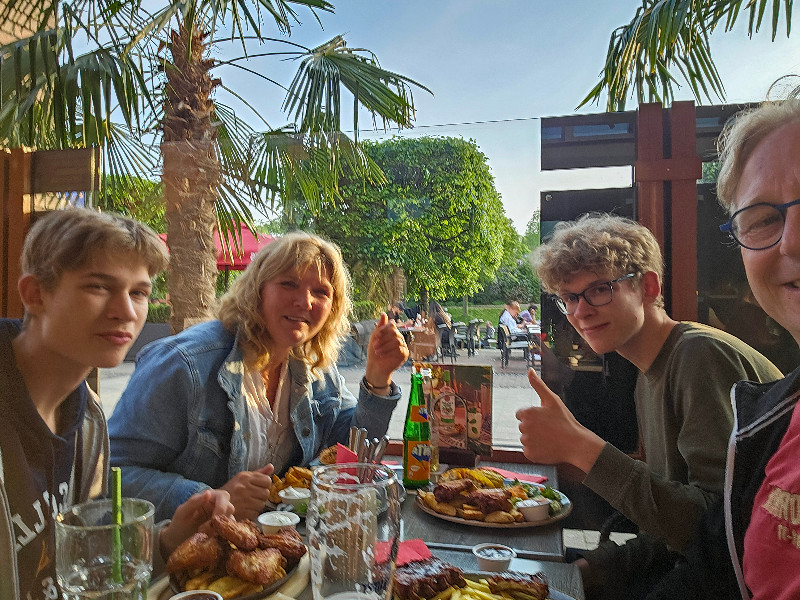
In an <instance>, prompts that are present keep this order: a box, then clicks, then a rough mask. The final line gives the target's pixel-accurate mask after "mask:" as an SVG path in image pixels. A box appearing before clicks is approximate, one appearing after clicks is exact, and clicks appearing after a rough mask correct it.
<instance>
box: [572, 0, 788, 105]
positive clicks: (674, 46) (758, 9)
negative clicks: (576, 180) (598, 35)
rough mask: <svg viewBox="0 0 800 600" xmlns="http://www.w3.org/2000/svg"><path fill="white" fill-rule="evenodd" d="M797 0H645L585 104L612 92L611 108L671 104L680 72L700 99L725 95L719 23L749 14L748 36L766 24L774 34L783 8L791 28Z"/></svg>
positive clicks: (615, 41)
mask: <svg viewBox="0 0 800 600" xmlns="http://www.w3.org/2000/svg"><path fill="white" fill-rule="evenodd" d="M792 3H793V0H747V1H745V0H643V1H642V6H641V7H639V8H638V9H637V10H636V14H635V15H634V17H633V19H632V20H631V22H630V23H629V24H627V25H624V26H622V27H619V28H617V29H615V30H614V32H613V33H612V34H611V41H610V42H609V45H608V52H607V54H606V62H605V66H604V67H603V70H602V71H601V73H600V81H599V82H598V83H597V85H595V87H594V88H592V90H591V91H590V92H589V94H588V95H587V96H586V98H584V99H583V101H582V102H581V104H580V105H579V107H580V106H583V105H585V104H587V103H589V102H595V103H597V102H599V101H600V97H601V95H602V94H603V92H604V91H605V92H607V93H608V98H607V102H606V110H608V111H614V110H625V102H626V100H627V98H628V97H629V96H630V97H634V96H635V98H636V100H637V102H638V103H642V102H662V103H665V104H666V103H670V102H672V99H673V98H674V88H675V86H676V85H678V82H677V79H676V76H675V73H676V72H677V73H679V74H680V76H681V77H682V78H683V79H684V80H685V81H686V83H688V85H689V88H690V89H691V90H692V93H693V94H694V97H695V99H696V100H697V101H698V102H702V99H703V98H706V99H708V100H711V96H712V94H713V95H714V96H716V97H717V98H719V99H724V97H725V88H724V86H723V84H722V80H721V79H720V76H719V73H718V72H717V68H716V66H715V64H714V61H713V59H712V58H711V47H710V45H709V37H710V35H711V33H712V32H713V31H715V30H716V29H717V28H722V29H723V30H724V31H730V30H731V29H732V28H733V26H734V24H735V23H736V22H737V20H738V18H739V17H740V16H741V15H742V14H744V15H747V18H748V35H749V36H750V37H752V36H753V34H754V33H757V32H758V31H759V29H760V28H761V26H762V25H763V24H764V21H765V16H766V18H767V19H768V20H769V24H770V26H771V28H772V39H773V41H774V40H775V36H776V35H777V34H778V31H779V29H780V26H779V19H780V16H781V12H783V16H784V19H785V20H786V35H787V36H788V35H789V33H790V32H791V25H792Z"/></svg>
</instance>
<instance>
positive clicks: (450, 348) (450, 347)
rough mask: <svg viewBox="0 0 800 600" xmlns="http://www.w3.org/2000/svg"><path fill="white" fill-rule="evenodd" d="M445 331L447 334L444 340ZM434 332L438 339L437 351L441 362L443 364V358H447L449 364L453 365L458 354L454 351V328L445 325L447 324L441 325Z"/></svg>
mask: <svg viewBox="0 0 800 600" xmlns="http://www.w3.org/2000/svg"><path fill="white" fill-rule="evenodd" d="M445 331H446V332H447V340H444V332H445ZM436 332H437V336H438V338H439V339H438V342H439V343H438V349H439V356H440V358H441V360H442V362H444V357H445V356H449V357H450V362H451V363H454V362H455V361H456V358H457V357H458V352H457V351H456V336H455V332H456V330H455V328H454V327H452V326H449V325H447V323H442V324H440V325H438V326H437V328H436Z"/></svg>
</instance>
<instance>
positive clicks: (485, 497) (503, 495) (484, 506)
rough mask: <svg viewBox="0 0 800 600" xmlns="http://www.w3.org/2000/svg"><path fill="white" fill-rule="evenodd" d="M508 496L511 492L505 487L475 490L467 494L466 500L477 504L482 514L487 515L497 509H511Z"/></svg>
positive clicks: (474, 504)
mask: <svg viewBox="0 0 800 600" xmlns="http://www.w3.org/2000/svg"><path fill="white" fill-rule="evenodd" d="M510 497H511V492H510V491H509V490H508V489H507V488H501V489H492V490H475V491H474V492H471V493H470V494H469V496H467V502H468V503H469V504H471V505H473V506H477V507H478V509H479V510H480V511H481V512H482V513H483V514H485V515H488V514H489V513H493V512H495V511H498V510H505V511H509V510H511V502H510V501H509V498H510Z"/></svg>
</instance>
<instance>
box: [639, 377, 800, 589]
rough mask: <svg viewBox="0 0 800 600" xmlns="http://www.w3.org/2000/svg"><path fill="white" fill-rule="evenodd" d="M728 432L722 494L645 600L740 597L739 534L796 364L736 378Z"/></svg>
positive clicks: (783, 426) (779, 432)
mask: <svg viewBox="0 0 800 600" xmlns="http://www.w3.org/2000/svg"><path fill="white" fill-rule="evenodd" d="M731 394H732V397H733V403H734V416H735V421H734V430H733V434H732V435H731V441H730V444H729V447H728V460H727V468H726V472H725V493H724V496H723V498H721V499H720V501H719V502H717V503H716V504H714V505H713V506H711V507H709V509H708V511H707V512H706V514H705V516H704V518H703V519H701V520H700V522H699V527H698V530H697V531H696V532H695V535H694V536H693V540H692V543H691V545H690V546H689V548H688V549H687V552H686V561H685V562H681V563H680V564H679V565H678V566H676V567H675V569H674V570H673V571H672V572H671V573H670V574H669V575H668V576H667V577H666V578H665V579H664V580H663V581H662V582H661V584H660V585H659V586H658V588H657V589H656V590H655V591H654V592H653V593H652V594H650V595H649V596H648V600H656V599H658V600H662V599H663V600H679V599H689V598H692V599H694V598H696V599H702V600H712V599H715V598H743V599H745V600H749V598H750V597H751V596H750V591H749V590H748V589H747V586H746V585H745V583H744V575H743V572H742V556H743V554H744V534H745V531H746V530H747V526H748V525H749V524H750V515H751V513H752V510H753V502H754V500H755V496H756V494H757V493H758V490H759V488H760V487H761V484H762V483H763V481H764V472H765V468H766V465H767V462H769V459H770V458H772V455H773V454H774V453H775V451H776V450H777V449H778V446H779V445H780V443H781V440H782V439H783V436H784V434H785V433H786V430H787V429H788V427H789V422H790V420H791V418H792V411H793V410H794V407H795V405H796V404H797V400H798V397H800V368H797V369H795V370H794V371H792V372H791V373H790V374H789V375H787V376H786V377H784V378H783V379H781V380H779V381H777V382H773V383H766V384H759V383H752V382H749V381H741V382H739V383H737V384H736V385H735V386H734V388H733V391H732V392H731Z"/></svg>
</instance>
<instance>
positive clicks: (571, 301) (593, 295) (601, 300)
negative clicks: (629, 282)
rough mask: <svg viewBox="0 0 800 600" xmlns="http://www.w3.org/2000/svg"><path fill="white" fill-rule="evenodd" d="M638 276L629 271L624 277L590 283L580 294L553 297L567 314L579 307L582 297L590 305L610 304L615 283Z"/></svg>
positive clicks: (559, 307)
mask: <svg viewBox="0 0 800 600" xmlns="http://www.w3.org/2000/svg"><path fill="white" fill-rule="evenodd" d="M631 277H636V273H628V274H627V275H623V276H622V277H617V278H616V279H612V280H611V281H606V282H604V283H595V284H594V285H590V286H589V287H587V288H586V289H585V290H583V291H582V292H581V293H580V294H561V295H559V296H556V297H555V298H553V300H554V301H555V303H556V306H557V307H558V310H560V311H561V312H562V313H564V314H565V315H571V314H573V313H574V312H575V311H576V310H577V309H578V303H579V302H580V300H581V298H583V299H584V300H586V302H587V303H588V304H589V305H590V306H604V305H606V304H609V303H610V302H611V301H612V300H613V299H614V284H615V283H619V282H620V281H624V280H626V279H630V278H631Z"/></svg>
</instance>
